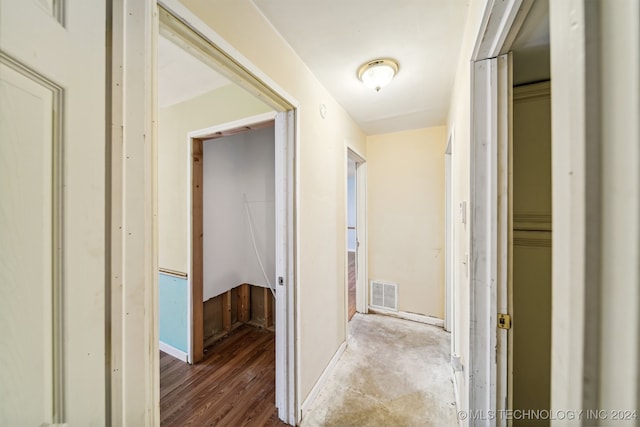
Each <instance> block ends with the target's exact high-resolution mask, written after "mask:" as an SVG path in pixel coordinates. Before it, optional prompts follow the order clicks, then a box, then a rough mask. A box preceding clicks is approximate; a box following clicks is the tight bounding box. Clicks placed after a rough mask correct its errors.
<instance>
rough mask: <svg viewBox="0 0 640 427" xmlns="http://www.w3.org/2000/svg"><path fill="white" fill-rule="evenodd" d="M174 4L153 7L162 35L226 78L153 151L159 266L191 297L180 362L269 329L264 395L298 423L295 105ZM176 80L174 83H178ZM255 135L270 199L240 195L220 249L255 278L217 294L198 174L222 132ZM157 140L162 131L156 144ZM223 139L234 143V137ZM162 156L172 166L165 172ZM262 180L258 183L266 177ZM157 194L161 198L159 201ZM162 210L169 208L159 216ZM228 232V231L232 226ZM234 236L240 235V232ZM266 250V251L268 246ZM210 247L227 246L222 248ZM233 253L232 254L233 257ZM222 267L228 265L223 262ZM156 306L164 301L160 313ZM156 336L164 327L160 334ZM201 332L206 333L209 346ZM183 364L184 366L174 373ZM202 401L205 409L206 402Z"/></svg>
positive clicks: (243, 170) (242, 170)
mask: <svg viewBox="0 0 640 427" xmlns="http://www.w3.org/2000/svg"><path fill="white" fill-rule="evenodd" d="M172 7H175V9H174V10H173V11H168V10H166V9H165V8H163V7H159V10H158V12H159V22H160V27H159V33H160V36H161V37H160V38H161V39H162V38H164V39H166V40H168V41H169V43H171V44H173V45H174V46H177V47H179V48H180V49H181V50H182V52H183V53H186V54H187V55H188V56H190V57H191V58H192V59H194V58H195V60H196V62H198V63H199V66H204V67H207V68H209V69H210V70H212V71H214V72H215V73H217V74H219V75H220V76H222V77H223V78H224V79H226V83H225V84H223V85H222V86H221V87H218V88H214V89H211V88H207V89H208V90H209V91H208V92H206V93H205V94H196V96H195V97H194V98H193V99H192V100H191V101H189V102H193V104H194V105H193V106H192V107H193V108H192V109H190V110H189V111H181V112H180V113H178V114H177V116H178V117H179V119H180V120H182V121H186V122H189V125H188V126H186V127H181V128H180V129H178V130H176V128H175V127H171V129H169V133H170V135H169V139H171V144H172V147H173V148H174V149H175V150H174V151H171V150H168V151H167V152H166V153H165V154H164V155H162V153H160V154H161V155H160V156H159V157H161V159H160V161H159V170H160V176H159V187H162V183H163V179H164V181H165V184H166V185H165V186H164V188H159V199H160V202H159V216H160V220H159V223H160V233H159V234H160V236H159V237H160V238H159V243H160V267H161V268H163V269H164V270H167V271H171V272H174V273H175V272H178V273H184V282H185V284H186V286H185V289H186V291H187V293H186V294H187V303H188V310H187V336H188V344H187V349H186V351H185V353H187V356H186V359H187V360H188V361H189V362H190V363H195V364H196V366H195V368H197V367H198V366H200V365H197V364H198V362H200V361H202V360H204V359H210V357H205V356H206V355H205V351H204V349H205V347H206V346H205V344H211V343H213V342H216V341H217V340H218V339H219V338H221V337H223V336H225V335H226V334H228V333H230V332H231V331H232V330H235V329H236V327H237V324H238V323H243V324H256V323H258V324H259V325H258V326H260V327H262V329H263V330H268V329H275V348H274V353H275V354H274V359H275V393H274V394H275V398H274V399H272V398H268V399H264V400H265V401H267V400H268V401H269V402H268V403H269V405H271V407H272V408H274V409H275V408H277V410H276V412H275V414H276V418H279V419H281V420H283V421H285V422H288V423H291V424H295V422H296V417H295V413H296V410H295V376H294V375H295V345H294V336H295V335H294V334H295V329H294V326H295V325H294V321H293V313H294V312H295V310H294V301H295V300H294V289H295V275H294V265H295V228H294V226H293V224H294V206H295V186H294V178H295V132H294V128H295V120H296V115H295V107H294V105H295V101H292V100H287V99H285V98H284V97H282V96H280V95H279V94H278V93H277V91H275V90H272V89H271V88H269V87H268V86H266V84H265V83H264V80H257V79H256V77H255V75H256V73H259V72H258V71H256V70H252V69H251V67H250V66H248V65H247V64H243V65H240V64H239V63H237V62H235V60H234V59H233V58H232V56H230V55H228V54H226V53H225V52H224V51H222V49H221V48H220V47H218V45H216V44H214V43H213V42H212V41H211V40H212V39H215V35H211V37H212V38H208V33H212V32H211V31H210V30H209V29H207V28H206V27H204V28H196V30H197V31H198V32H195V31H194V30H193V29H192V27H190V26H187V25H186V24H185V23H184V22H188V21H189V19H188V18H189V16H188V12H186V11H184V10H182V9H181V8H180V7H177V5H174V6H172ZM176 10H177V11H178V12H176ZM180 14H186V15H187V16H186V17H184V16H181V15H180ZM196 27H197V25H196ZM160 60H161V58H160ZM159 65H161V63H160V61H159ZM191 68H193V67H191ZM173 80H174V82H175V83H177V85H178V86H179V85H180V83H181V82H180V81H178V80H179V79H175V78H174V79H173ZM194 81H195V82H196V83H198V84H199V85H203V86H206V85H207V84H208V83H210V81H209V79H208V78H205V79H203V80H197V79H192V81H190V82H189V83H191V84H192V86H193V83H194ZM196 86H198V85H196ZM177 92H178V94H179V95H180V94H184V93H186V92H188V91H187V90H185V89H184V88H179V90H177ZM160 95H162V94H160ZM247 117H248V118H247ZM163 118H166V117H164V116H163V111H162V109H160V111H159V128H162V126H163V123H166V120H165V121H163ZM203 118H204V119H203ZM196 119H197V120H196ZM202 120H208V121H207V122H203V121H202ZM194 121H197V123H195V122H194ZM216 123H221V124H216ZM211 124H214V125H213V126H211ZM165 129H166V126H165ZM248 131H252V132H248ZM262 131H265V132H268V133H270V134H271V136H272V138H273V140H272V141H273V142H272V144H271V150H272V151H271V155H270V157H271V161H272V166H271V168H272V174H271V178H270V179H269V180H268V181H269V182H270V187H271V189H272V192H273V195H272V197H271V198H270V200H268V201H267V200H266V198H264V197H262V198H261V197H258V196H256V197H255V198H254V197H253V196H251V195H250V194H249V193H248V192H247V191H244V192H243V193H242V194H241V195H240V196H239V197H240V202H239V203H240V205H238V206H236V207H237V208H238V209H236V210H237V212H236V213H235V214H234V215H230V216H231V217H235V219H240V220H241V221H242V222H243V227H242V228H243V229H242V230H240V231H241V234H242V236H243V239H244V240H246V242H244V243H246V244H243V246H244V247H243V248H241V249H240V250H239V251H231V250H230V248H231V247H232V246H233V245H236V246H237V243H238V242H234V241H233V238H232V240H231V241H230V242H229V244H228V245H227V246H226V248H227V249H229V250H228V253H226V254H224V255H226V256H231V257H232V258H234V259H235V258H243V259H244V260H245V261H246V260H247V259H250V260H251V262H252V263H253V264H254V267H255V268H253V270H254V273H255V274H254V276H255V277H251V278H238V277H230V276H229V275H227V277H225V278H223V279H224V281H226V284H224V285H222V286H223V287H224V286H226V287H229V289H227V288H226V287H225V289H222V291H221V292H218V293H216V292H215V290H211V289H209V288H211V285H212V283H213V282H212V280H209V279H211V277H209V279H207V277H208V276H211V274H213V275H214V276H215V274H216V272H215V271H214V272H213V273H212V272H211V271H209V273H207V265H208V264H207V262H206V261H205V254H206V248H205V246H204V244H205V243H206V239H205V234H206V233H205V231H206V222H205V221H204V218H203V217H204V215H203V212H204V208H205V206H204V205H205V204H206V200H205V199H206V198H205V197H204V193H203V191H205V190H206V185H203V184H202V183H203V181H202V180H203V178H204V174H205V173H206V170H205V168H206V161H205V160H206V157H207V154H206V151H207V146H209V145H211V144H216V142H212V141H216V140H219V139H220V138H235V137H240V136H242V135H244V134H245V133H246V134H247V135H248V134H250V133H253V132H262ZM239 134H240V135H239ZM163 138H164V137H163V132H162V129H160V132H159V146H160V147H162V144H163ZM227 145H228V146H229V147H233V146H237V145H238V143H237V142H236V143H229V144H227ZM245 154H246V153H245ZM251 156H252V155H251V154H248V155H242V154H240V155H238V158H237V159H235V160H234V161H233V162H231V163H232V164H231V165H228V166H230V169H233V170H234V171H236V172H238V176H237V177H236V178H238V177H243V179H244V177H247V176H249V175H251V174H252V171H254V169H255V168H253V167H249V166H248V165H249V163H250V162H249V160H250V159H251ZM163 162H164V163H166V164H167V165H168V166H169V167H164V168H163ZM203 165H205V166H204V167H203ZM218 166H220V165H218ZM172 167H173V168H174V170H172ZM217 169H218V170H219V169H220V168H217ZM163 171H164V172H167V171H171V172H172V173H171V174H169V175H170V176H169V177H163ZM238 180H239V178H238V179H235V178H230V181H229V182H236V183H237V181H238ZM259 181H260V182H261V184H264V183H265V182H266V181H267V180H266V179H261V180H259ZM258 187H259V185H258ZM167 189H168V191H169V192H173V196H174V197H173V198H171V197H169V196H168V195H166V193H165V190H167ZM226 189H228V186H227V187H226ZM163 196H166V199H167V200H166V201H164V202H163ZM267 202H268V203H269V204H270V205H269V207H270V210H271V212H272V215H271V217H270V218H271V219H270V220H267V219H265V220H264V221H263V219H264V218H261V217H260V218H259V216H260V215H258V211H261V210H262V211H264V209H263V208H265V206H266V205H267ZM258 205H259V206H258ZM163 212H165V213H166V212H170V214H169V215H166V214H165V215H163ZM228 216H229V215H228ZM265 221H266V222H271V223H272V224H271V225H272V227H271V230H272V232H271V237H270V238H267V236H266V235H264V234H260V233H261V231H264V230H261V229H262V228H264V227H262V226H264V225H266V222H265ZM163 222H164V223H165V224H164V225H163ZM261 224H262V225H261ZM229 228H231V229H233V228H236V227H229ZM273 230H275V231H273ZM231 231H232V233H231V234H233V231H234V230H231ZM235 231H236V232H238V230H235ZM252 232H253V233H252ZM236 235H237V236H239V235H240V233H236ZM267 246H268V247H270V248H271V249H270V250H266V248H267ZM215 251H216V249H214V252H215ZM217 251H218V252H224V250H223V249H220V248H218V249H217ZM231 252H234V253H235V255H233V256H232V255H231ZM207 257H208V255H207ZM226 264H228V263H222V264H221V265H226ZM261 264H262V265H261ZM226 266H227V267H228V266H229V265H226ZM240 269H241V270H242V268H240ZM219 270H220V269H218V270H217V272H219ZM236 270H237V269H236ZM221 280H222V279H221ZM249 282H260V283H249ZM217 290H218V291H220V289H217ZM214 294H215V295H214ZM274 294H275V295H274ZM161 296H162V295H161ZM252 301H253V304H251V302H252ZM162 307H163V304H162V302H161V303H160V308H161V310H160V311H161V313H160V316H161V318H162ZM211 313H213V314H211ZM218 315H219V316H218ZM211 316H213V317H211ZM214 317H215V318H214ZM218 317H219V319H218ZM161 321H162V319H161ZM276 324H277V328H275V325H276ZM205 328H207V330H205ZM218 329H220V330H218ZM238 329H240V328H238ZM162 335H163V334H162V328H161V331H160V336H161V339H162ZM206 338H208V339H209V340H208V342H207V343H205V339H206ZM250 341H251V340H250ZM252 342H253V341H252ZM251 345H253V344H251ZM245 347H248V346H245ZM256 351H257V350H256ZM205 363H208V362H205ZM188 368H189V367H188V366H186V365H185V367H184V368H181V369H188ZM222 389H223V390H224V389H226V388H225V387H222ZM221 398H222V396H221V395H216V396H215V399H216V402H218V399H221ZM201 403H203V404H205V405H208V406H209V407H210V406H212V405H211V403H212V402H208V403H207V402H201ZM265 404H266V403H265ZM213 406H215V405H213Z"/></svg>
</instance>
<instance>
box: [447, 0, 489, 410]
mask: <svg viewBox="0 0 640 427" xmlns="http://www.w3.org/2000/svg"><path fill="white" fill-rule="evenodd" d="M487 3H488V1H487V0H478V1H472V2H471V3H470V5H469V14H468V16H467V22H466V25H465V29H464V37H463V39H462V46H461V47H460V57H459V60H458V67H457V70H456V79H455V83H454V86H453V96H452V98H451V106H450V108H449V117H448V121H447V130H448V135H451V134H453V141H452V153H451V163H452V175H453V177H452V181H453V185H452V193H453V194H452V205H453V207H454V218H453V225H454V236H455V237H454V239H455V240H454V242H453V243H454V259H453V264H452V267H453V273H454V278H455V279H454V286H455V290H454V293H455V295H456V300H455V302H454V312H455V314H454V316H455V330H454V331H453V332H454V333H453V334H452V337H453V339H454V343H453V350H454V351H455V352H456V353H457V354H458V355H460V356H461V357H462V364H463V366H464V367H465V369H464V373H463V374H458V375H456V384H457V385H456V386H457V388H458V395H459V396H460V407H459V408H458V409H459V410H464V409H467V408H468V406H469V403H468V389H467V384H468V383H469V372H468V370H467V369H466V367H467V364H468V361H469V313H470V312H469V274H468V271H467V264H463V262H464V261H465V259H466V256H467V254H468V253H469V252H470V241H469V227H468V225H465V224H462V222H461V221H460V219H459V215H455V213H456V212H458V207H459V206H460V203H461V202H463V201H464V202H466V203H467V207H468V206H469V172H470V166H469V157H470V149H471V117H470V112H471V63H470V61H471V55H472V52H473V48H474V46H475V43H476V39H477V38H478V34H479V31H480V26H481V24H482V19H483V15H484V11H485V8H486V7H487ZM466 216H467V218H469V217H470V212H469V210H468V208H467V213H466Z"/></svg>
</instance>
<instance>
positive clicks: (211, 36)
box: [158, 0, 300, 108]
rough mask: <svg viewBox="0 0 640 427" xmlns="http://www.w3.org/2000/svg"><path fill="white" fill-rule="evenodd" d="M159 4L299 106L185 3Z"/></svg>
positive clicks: (170, 0)
mask: <svg viewBox="0 0 640 427" xmlns="http://www.w3.org/2000/svg"><path fill="white" fill-rule="evenodd" d="M158 4H159V5H160V6H162V7H163V8H164V9H166V10H168V11H169V12H171V13H172V14H173V15H174V16H177V17H179V18H180V19H181V20H182V21H183V22H185V23H186V24H187V25H188V26H189V27H190V28H191V29H192V30H194V31H195V32H196V33H198V34H201V35H203V36H204V37H205V38H207V39H208V40H209V41H211V42H212V43H214V44H215V45H216V46H217V48H218V49H219V50H220V51H222V52H224V53H226V54H227V55H228V56H229V57H231V58H232V59H233V61H234V62H236V63H238V64H240V65H242V66H243V67H244V68H245V69H246V70H247V71H248V72H249V73H251V74H253V75H254V76H256V77H257V78H258V79H259V80H261V81H262V82H263V83H264V84H265V85H266V86H268V87H269V88H271V89H272V90H273V91H274V92H276V93H277V94H278V96H280V97H281V98H282V99H284V100H285V101H287V102H288V103H289V104H291V105H292V106H293V107H294V108H297V107H298V106H299V105H300V103H299V102H298V101H297V100H296V99H295V98H294V97H293V96H291V95H289V93H287V91H286V90H284V89H283V88H282V87H281V86H280V85H279V84H277V83H276V82H275V81H274V80H273V79H271V78H270V77H269V76H268V75H267V74H265V73H264V72H263V71H262V70H260V69H259V68H258V67H256V66H255V65H254V64H253V63H252V62H251V61H249V60H248V59H247V58H246V57H245V56H244V55H243V54H242V53H240V51H239V50H237V49H236V48H234V47H233V46H231V44H229V43H228V42H227V41H226V40H225V39H224V38H222V37H221V36H220V35H219V34H218V33H216V32H215V31H214V30H213V29H212V28H211V27H209V26H208V25H207V24H206V23H205V22H204V21H202V20H201V19H200V18H199V17H198V16H197V15H195V14H194V13H193V12H191V10H189V9H188V8H187V7H186V6H185V5H183V4H182V3H180V2H179V1H178V0H158Z"/></svg>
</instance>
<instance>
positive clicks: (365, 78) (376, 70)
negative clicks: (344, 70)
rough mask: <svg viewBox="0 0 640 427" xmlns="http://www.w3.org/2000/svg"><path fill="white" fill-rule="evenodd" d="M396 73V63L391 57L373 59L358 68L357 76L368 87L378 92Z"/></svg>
mask: <svg viewBox="0 0 640 427" xmlns="http://www.w3.org/2000/svg"><path fill="white" fill-rule="evenodd" d="M397 73H398V63H397V62H396V61H394V60H393V59H374V60H373V61H369V62H367V63H366V64H364V65H362V66H361V67H360V68H359V69H358V78H359V79H360V80H361V81H362V83H364V85H365V86H366V87H368V88H371V89H375V90H376V92H379V91H380V89H382V88H383V87H385V86H386V85H388V84H389V82H391V79H393V77H394V76H395V75H396V74H397Z"/></svg>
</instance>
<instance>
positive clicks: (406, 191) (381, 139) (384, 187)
mask: <svg viewBox="0 0 640 427" xmlns="http://www.w3.org/2000/svg"><path fill="white" fill-rule="evenodd" d="M445 145H446V129H445V127H444V126H441V127H434V128H427V129H419V130H412V131H406V132H397V133H390V134H384V135H374V136H370V137H367V157H368V158H367V174H368V180H369V182H368V185H367V192H368V193H367V196H368V197H367V202H368V208H367V220H368V232H369V235H368V237H369V263H368V266H369V278H370V279H371V280H382V281H386V282H392V283H397V284H398V309H399V310H400V311H407V312H410V313H417V314H422V315H427V316H433V317H437V318H440V319H442V318H443V317H444V150H445Z"/></svg>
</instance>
